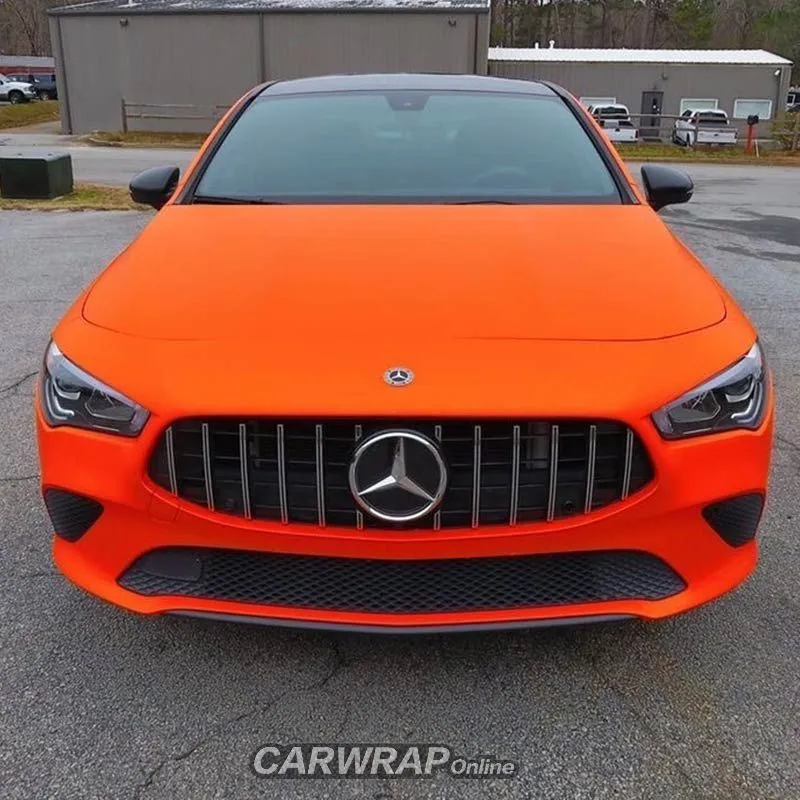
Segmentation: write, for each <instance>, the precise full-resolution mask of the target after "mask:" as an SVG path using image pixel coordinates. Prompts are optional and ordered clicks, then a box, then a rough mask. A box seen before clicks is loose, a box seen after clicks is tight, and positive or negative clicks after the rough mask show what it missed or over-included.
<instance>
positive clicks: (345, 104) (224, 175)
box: [195, 91, 622, 203]
mask: <svg viewBox="0 0 800 800" xmlns="http://www.w3.org/2000/svg"><path fill="white" fill-rule="evenodd" d="M204 197H205V198H209V199H213V198H217V199H220V200H223V201H224V200H226V199H227V200H230V201H232V202H236V201H237V200H238V201H245V200H248V201H260V202H269V201H270V200H271V201H272V202H330V203H376V202H421V203H442V202H526V203H532V202H535V203H543V202H561V203H563V202H574V203H578V202H589V203H620V202H622V201H621V198H620V194H619V190H618V189H617V186H616V184H615V183H614V180H613V177H612V175H611V173H610V171H609V169H608V167H607V166H606V165H605V163H604V161H603V159H602V158H601V156H600V154H599V152H598V151H597V149H596V148H595V146H594V144H593V143H592V140H591V139H590V137H589V135H588V134H587V133H586V131H585V130H584V129H583V127H582V126H581V124H580V122H579V121H578V119H577V118H576V117H575V115H574V114H573V113H572V111H570V109H569V108H568V107H567V105H566V104H565V103H564V102H563V101H562V100H561V99H560V98H558V97H556V96H539V95H527V94H499V93H488V92H464V91H442V92H433V93H432V92H423V91H380V92H369V91H356V92H327V93H320V94H306V95H293V96H273V97H270V96H269V95H267V96H261V97H260V98H258V99H256V100H255V101H254V102H253V103H252V104H251V106H250V107H249V108H248V109H247V110H246V111H245V112H244V113H243V114H242V116H241V117H240V119H239V120H238V121H237V122H236V123H235V124H234V126H233V127H232V129H231V130H230V131H229V133H228V134H227V136H226V137H225V139H224V141H223V142H222V144H221V145H220V147H219V149H218V150H217V152H216V154H215V155H214V156H213V157H212V158H211V160H210V162H209V163H208V165H207V167H206V170H205V173H204V174H203V176H202V179H201V180H200V182H199V185H198V186H197V188H196V194H195V199H196V200H197V201H200V200H202V199H203V198H204Z"/></svg>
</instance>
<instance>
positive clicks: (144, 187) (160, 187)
mask: <svg viewBox="0 0 800 800" xmlns="http://www.w3.org/2000/svg"><path fill="white" fill-rule="evenodd" d="M180 177H181V171H180V169H178V167H152V168H151V169H146V170H145V171H144V172H140V173H139V174H138V175H137V176H136V177H135V178H134V179H133V180H132V181H131V184H130V192H131V199H132V200H133V202H134V203H141V204H142V205H145V206H152V207H153V208H155V209H156V210H158V209H159V208H161V207H162V206H163V205H164V204H165V203H166V202H167V200H169V199H170V197H172V193H173V192H174V191H175V187H176V186H177V185H178V179H179V178H180Z"/></svg>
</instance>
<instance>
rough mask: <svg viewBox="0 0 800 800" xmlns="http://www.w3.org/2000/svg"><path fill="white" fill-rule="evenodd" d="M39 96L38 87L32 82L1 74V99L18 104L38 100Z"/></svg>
mask: <svg viewBox="0 0 800 800" xmlns="http://www.w3.org/2000/svg"><path fill="white" fill-rule="evenodd" d="M38 96H39V95H38V94H37V93H36V87H35V86H34V85H33V84H32V83H28V82H25V81H15V80H11V78H8V77H6V76H5V75H2V74H0V100H6V101H7V102H9V103H13V104H15V105H16V104H17V103H27V102H28V101H30V100H36V98H37V97H38Z"/></svg>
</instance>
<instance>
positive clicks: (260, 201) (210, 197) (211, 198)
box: [192, 194, 286, 206]
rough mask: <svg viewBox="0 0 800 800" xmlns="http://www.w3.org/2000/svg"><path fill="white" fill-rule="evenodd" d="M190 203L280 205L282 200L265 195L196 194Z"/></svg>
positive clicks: (282, 203)
mask: <svg viewBox="0 0 800 800" xmlns="http://www.w3.org/2000/svg"><path fill="white" fill-rule="evenodd" d="M192 203H204V204H207V205H219V206H282V205H286V204H285V203H284V202H283V201H282V200H270V199H269V198H267V197H225V196H223V195H215V194H196V195H194V197H192Z"/></svg>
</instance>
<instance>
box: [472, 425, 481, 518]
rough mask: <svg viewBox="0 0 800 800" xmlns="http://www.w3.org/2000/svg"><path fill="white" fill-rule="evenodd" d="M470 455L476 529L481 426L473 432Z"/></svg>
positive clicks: (479, 484)
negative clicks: (471, 452)
mask: <svg viewBox="0 0 800 800" xmlns="http://www.w3.org/2000/svg"><path fill="white" fill-rule="evenodd" d="M472 448H473V454H472V527H473V528H477V527H478V525H479V524H480V519H481V426H480V425H476V426H475V428H474V431H473V444H472Z"/></svg>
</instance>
